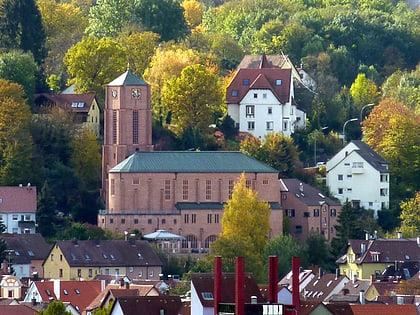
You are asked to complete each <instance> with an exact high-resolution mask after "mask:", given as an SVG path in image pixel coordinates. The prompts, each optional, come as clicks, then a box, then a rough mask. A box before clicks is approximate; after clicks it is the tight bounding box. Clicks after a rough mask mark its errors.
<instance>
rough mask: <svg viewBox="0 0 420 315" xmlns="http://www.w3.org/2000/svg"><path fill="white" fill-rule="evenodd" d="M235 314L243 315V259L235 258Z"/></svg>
mask: <svg viewBox="0 0 420 315" xmlns="http://www.w3.org/2000/svg"><path fill="white" fill-rule="evenodd" d="M235 278H236V279H235V314H236V315H244V314H245V259H244V258H243V257H236V264H235Z"/></svg>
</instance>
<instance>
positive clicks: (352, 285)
mask: <svg viewBox="0 0 420 315" xmlns="http://www.w3.org/2000/svg"><path fill="white" fill-rule="evenodd" d="M371 284H372V282H371V280H362V279H355V278H353V279H352V280H351V281H349V282H347V283H346V284H345V285H344V287H343V289H342V290H341V291H340V292H339V293H336V294H333V295H331V296H330V297H329V298H328V299H326V300H325V302H328V303H339V304H343V303H360V297H361V295H360V294H361V293H362V294H364V295H366V291H367V290H368V289H369V287H370V286H371Z"/></svg>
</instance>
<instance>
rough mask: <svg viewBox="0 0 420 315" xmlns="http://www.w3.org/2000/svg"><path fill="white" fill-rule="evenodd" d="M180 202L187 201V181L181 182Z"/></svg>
mask: <svg viewBox="0 0 420 315" xmlns="http://www.w3.org/2000/svg"><path fill="white" fill-rule="evenodd" d="M182 200H188V180H186V179H184V180H183V181H182Z"/></svg>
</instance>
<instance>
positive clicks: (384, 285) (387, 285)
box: [372, 282, 399, 295]
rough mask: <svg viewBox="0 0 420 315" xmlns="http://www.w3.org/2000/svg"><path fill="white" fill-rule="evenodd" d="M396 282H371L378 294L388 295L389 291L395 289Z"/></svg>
mask: <svg viewBox="0 0 420 315" xmlns="http://www.w3.org/2000/svg"><path fill="white" fill-rule="evenodd" d="M398 285H399V283H398V282H373V283H372V286H373V287H375V289H376V291H378V293H379V295H387V294H388V295H389V293H390V292H391V291H395V290H396V288H397V287H398Z"/></svg>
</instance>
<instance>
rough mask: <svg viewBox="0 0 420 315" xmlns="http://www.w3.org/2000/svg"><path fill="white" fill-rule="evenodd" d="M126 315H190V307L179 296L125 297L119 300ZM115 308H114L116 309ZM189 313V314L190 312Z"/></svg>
mask: <svg viewBox="0 0 420 315" xmlns="http://www.w3.org/2000/svg"><path fill="white" fill-rule="evenodd" d="M117 304H119V305H120V307H121V309H122V312H123V314H124V315H137V314H140V313H139V310H140V309H141V314H142V315H155V314H161V313H160V312H161V310H163V311H164V312H163V313H164V314H168V315H169V314H190V313H191V311H190V307H189V306H188V305H186V304H184V303H183V302H182V301H181V298H180V297H179V296H169V295H162V296H125V297H120V298H118V299H117V301H116V303H115V304H114V307H115V306H116V305H117ZM114 307H113V308H114ZM188 311H189V312H188Z"/></svg>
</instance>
